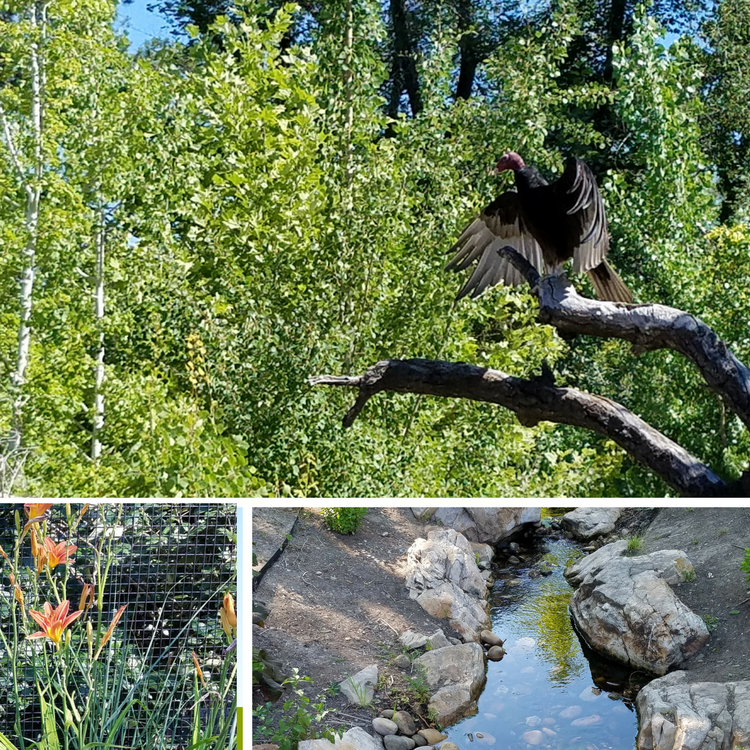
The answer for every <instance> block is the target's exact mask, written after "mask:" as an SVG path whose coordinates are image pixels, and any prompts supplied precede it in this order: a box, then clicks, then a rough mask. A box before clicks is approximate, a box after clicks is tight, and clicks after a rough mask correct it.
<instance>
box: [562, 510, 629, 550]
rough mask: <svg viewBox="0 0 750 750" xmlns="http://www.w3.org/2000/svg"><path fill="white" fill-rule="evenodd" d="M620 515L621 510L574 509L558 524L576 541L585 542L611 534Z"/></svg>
mask: <svg viewBox="0 0 750 750" xmlns="http://www.w3.org/2000/svg"><path fill="white" fill-rule="evenodd" d="M621 513H622V508H576V509H575V510H572V511H571V512H570V513H566V514H565V515H564V516H563V517H562V519H561V520H560V523H561V525H562V527H563V528H564V529H566V530H567V531H569V532H570V533H571V534H573V536H574V537H575V538H576V539H580V540H581V541H584V542H587V541H588V540H589V539H594V538H595V537H597V536H603V535H604V534H611V533H612V532H613V531H614V530H615V523H616V522H617V519H618V518H619V517H620V514H621Z"/></svg>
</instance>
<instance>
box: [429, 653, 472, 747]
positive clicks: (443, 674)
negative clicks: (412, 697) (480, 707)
mask: <svg viewBox="0 0 750 750" xmlns="http://www.w3.org/2000/svg"><path fill="white" fill-rule="evenodd" d="M415 663H416V664H418V665H419V666H421V667H422V668H424V678H425V681H426V682H427V684H428V686H429V688H430V693H431V697H430V702H429V704H428V708H429V709H430V710H434V711H435V712H436V714H437V716H436V721H437V722H438V724H440V725H441V726H447V725H448V724H453V723H455V722H456V721H458V720H459V719H461V718H463V717H464V716H466V715H467V714H469V713H472V712H475V711H476V705H477V704H476V699H477V697H478V696H479V693H480V692H481V690H482V687H483V686H484V683H485V673H484V652H483V651H482V647H481V646H480V645H479V644H478V643H465V644H463V645H461V646H449V647H448V648H441V649H437V650H436V651H428V652H427V653H426V654H423V655H422V656H420V657H419V659H417V660H416V662H415ZM427 739H428V740H429V738H427Z"/></svg>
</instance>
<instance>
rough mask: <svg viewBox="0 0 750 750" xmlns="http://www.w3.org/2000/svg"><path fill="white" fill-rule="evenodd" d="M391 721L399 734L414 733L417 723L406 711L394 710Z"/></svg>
mask: <svg viewBox="0 0 750 750" xmlns="http://www.w3.org/2000/svg"><path fill="white" fill-rule="evenodd" d="M393 721H394V723H395V724H396V726H397V727H398V730H399V732H401V734H408V735H409V736H411V735H412V734H416V732H417V725H416V724H415V723H414V719H412V718H411V716H410V715H409V714H408V713H407V712H406V711H396V713H395V714H393Z"/></svg>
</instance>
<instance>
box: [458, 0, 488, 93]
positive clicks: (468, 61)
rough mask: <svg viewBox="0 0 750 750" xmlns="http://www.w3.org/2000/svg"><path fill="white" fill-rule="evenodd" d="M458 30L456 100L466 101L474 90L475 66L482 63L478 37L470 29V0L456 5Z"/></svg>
mask: <svg viewBox="0 0 750 750" xmlns="http://www.w3.org/2000/svg"><path fill="white" fill-rule="evenodd" d="M457 11H458V29H459V31H460V32H461V39H460V41H459V42H458V48H459V49H460V50H461V63H460V66H459V71H458V82H457V83H456V99H468V98H469V97H471V91H472V89H473V88H474V78H475V76H476V73H477V66H478V65H479V63H480V62H481V61H482V57H481V55H480V53H479V49H478V43H479V37H478V36H477V33H476V31H472V30H471V27H472V24H473V22H474V14H473V7H472V2H471V0H461V2H459V3H458V5H457Z"/></svg>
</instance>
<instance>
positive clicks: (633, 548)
mask: <svg viewBox="0 0 750 750" xmlns="http://www.w3.org/2000/svg"><path fill="white" fill-rule="evenodd" d="M641 549H643V537H642V536H638V534H633V535H632V536H629V537H628V550H627V551H628V553H629V554H634V553H635V552H640V551H641Z"/></svg>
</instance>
